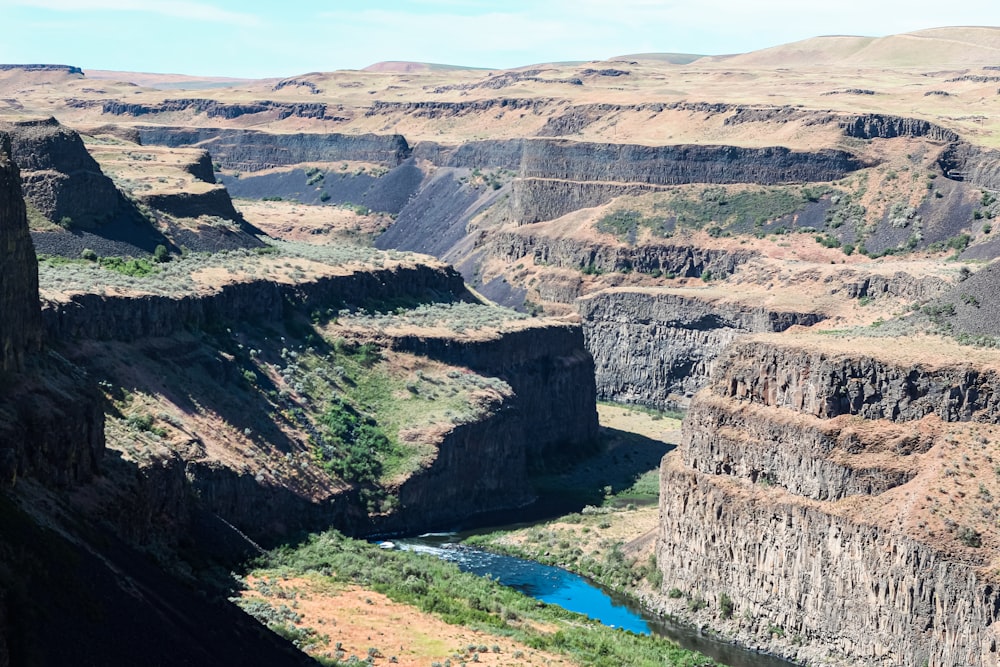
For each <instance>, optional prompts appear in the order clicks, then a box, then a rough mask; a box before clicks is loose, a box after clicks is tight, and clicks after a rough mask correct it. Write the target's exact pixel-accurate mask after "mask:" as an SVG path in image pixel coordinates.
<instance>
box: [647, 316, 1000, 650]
mask: <svg viewBox="0 0 1000 667" xmlns="http://www.w3.org/2000/svg"><path fill="white" fill-rule="evenodd" d="M787 341H788V339H779V338H778V337H774V336H772V337H759V336H757V337H754V338H753V339H742V340H739V341H737V342H735V343H733V344H732V345H730V346H729V347H728V348H727V350H726V351H725V353H724V354H723V355H722V356H721V357H720V358H719V359H718V360H717V362H716V364H715V368H714V370H713V372H712V375H711V378H710V380H709V384H708V386H707V387H706V388H704V389H702V390H701V392H699V393H698V394H697V395H696V396H695V398H694V400H693V402H692V405H691V410H690V411H689V413H688V415H687V417H686V419H685V421H684V425H683V435H682V442H681V445H680V447H679V449H678V450H677V451H675V452H672V453H671V454H669V455H668V456H667V457H666V458H665V459H664V462H663V465H662V469H661V525H660V534H659V538H658V544H657V562H658V564H659V567H660V568H661V570H662V572H663V575H664V581H663V585H662V587H661V589H660V590H659V591H658V594H657V596H656V603H657V604H658V605H659V606H660V607H661V608H662V609H664V610H669V611H673V612H674V613H677V614H679V615H681V616H684V617H686V618H688V619H689V620H691V621H692V622H696V623H699V624H700V623H708V624H710V625H715V626H717V627H718V628H719V629H720V630H721V631H722V632H723V633H724V634H728V635H730V636H732V637H734V638H735V639H737V640H739V641H741V642H743V643H746V644H748V645H750V646H752V647H756V648H763V649H767V650H772V651H776V652H778V653H780V654H782V655H786V656H789V657H793V658H795V659H797V660H799V661H807V662H808V664H830V665H848V664H851V665H854V664H864V665H900V666H904V667H921V666H929V667H952V666H956V665H964V666H969V667H986V666H990V667H993V666H995V665H997V664H998V656H997V640H998V636H997V635H998V630H997V628H998V627H1000V611H998V610H1000V586H998V585H997V582H996V580H995V574H994V573H993V571H992V570H991V569H990V567H989V563H990V554H991V553H992V552H991V551H990V549H989V548H987V547H986V545H987V544H990V545H992V543H993V542H992V540H993V537H992V530H991V529H989V528H981V530H982V533H980V532H976V531H975V530H974V529H971V528H966V529H958V527H957V525H956V522H955V521H953V518H955V519H958V522H962V521H968V522H975V521H976V520H977V518H978V520H979V521H980V522H981V521H982V517H981V516H980V515H979V514H980V510H981V511H982V512H984V513H986V512H988V510H989V502H986V501H984V500H983V498H989V497H990V495H989V494H990V491H989V490H988V489H987V487H990V488H992V484H993V482H992V472H991V474H990V476H989V477H986V478H980V480H981V482H985V483H986V486H984V485H983V484H982V483H980V493H979V495H978V496H976V497H973V496H972V494H968V495H967V494H966V493H965V492H964V491H961V487H960V486H959V487H956V488H957V489H958V491H959V493H957V495H954V496H952V500H950V501H948V502H950V503H951V506H950V508H949V509H947V510H944V509H941V510H938V509H931V510H930V511H928V509H927V507H937V506H938V505H937V504H935V503H933V502H932V501H933V498H932V497H931V496H930V495H929V494H930V493H932V491H931V487H933V493H935V494H937V493H939V490H938V488H937V487H938V486H940V487H941V488H940V493H941V494H945V493H946V485H947V482H945V481H944V480H949V479H951V478H952V477H953V476H954V475H955V473H954V472H950V471H949V469H948V468H947V467H946V466H947V465H948V464H947V463H946V461H947V460H948V459H958V460H965V461H969V460H970V459H969V457H970V456H973V457H975V456H982V452H984V451H991V450H989V449H987V448H986V446H985V445H984V444H979V443H987V442H989V441H988V440H987V439H986V438H985V437H983V436H981V435H977V434H981V433H982V431H981V430H980V429H982V428H988V427H986V426H985V425H991V424H995V423H996V421H997V419H998V418H1000V413H998V412H997V409H998V407H1000V404H998V400H1000V399H998V398H997V396H998V390H1000V375H998V373H997V372H996V371H995V370H993V367H992V366H984V365H976V364H974V363H970V361H969V360H968V359H962V360H958V359H953V360H951V361H946V362H942V363H938V364H936V365H931V364H929V363H920V362H917V361H913V360H912V359H916V358H920V355H919V354H917V353H916V350H914V353H915V354H912V355H909V356H905V355H897V354H893V351H894V348H897V347H899V346H900V345H912V343H906V342H902V343H901V342H897V341H892V340H891V339H889V340H887V341H886V344H885V346H884V347H883V350H884V351H883V352H868V353H861V352H860V351H855V352H846V351H839V352H835V351H831V350H829V349H827V350H826V351H823V349H821V346H819V345H818V344H811V343H806V344H802V343H796V342H787ZM859 347H861V346H859ZM864 347H865V349H872V348H873V346H872V345H866V346H864ZM981 425H982V426H981ZM956 429H957V430H956ZM962 434H968V435H967V436H965V435H962ZM966 437H967V439H966ZM965 442H967V443H969V444H968V445H963V444H962V443H965ZM963 447H965V448H964V449H963ZM946 452H947V453H946ZM963 452H964V454H963ZM944 457H947V458H944ZM943 458H944V460H943V461H942V459H943ZM986 460H991V459H990V457H989V456H986ZM970 465H971V466H972V467H973V468H976V467H977V466H978V464H974V463H970ZM979 469H980V470H981V468H979ZM964 474H965V473H963V475H964ZM972 474H974V473H972ZM935 475H940V477H935ZM920 480H923V481H920ZM973 481H975V480H973ZM959 484H961V482H959ZM984 489H985V490H984ZM925 495H926V496H927V498H926V499H925ZM942 498H945V499H947V496H942ZM956 501H957V504H956ZM946 504H947V503H946ZM966 510H968V511H967V512H966ZM939 512H945V513H946V516H944V518H943V519H942V517H941V516H939V515H938V513H939ZM947 512H955V514H947ZM963 512H966V513H964V514H963ZM984 516H985V514H984ZM982 525H983V524H982V523H980V526H982ZM939 527H940V528H939ZM963 530H966V531H971V532H966V533H963ZM970 536H974V537H970ZM980 540H982V545H983V546H982V547H980ZM670 591H676V594H675V593H673V592H670ZM668 592H670V593H669V594H668ZM691 600H701V601H704V602H705V603H707V607H705V608H704V609H699V608H696V607H698V606H700V604H699V605H693V604H692V603H691V602H690V601H691Z"/></svg>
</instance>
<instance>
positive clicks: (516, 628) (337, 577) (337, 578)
mask: <svg viewBox="0 0 1000 667" xmlns="http://www.w3.org/2000/svg"><path fill="white" fill-rule="evenodd" d="M256 565H257V568H258V569H257V570H255V571H254V575H255V576H257V577H261V578H269V577H281V576H302V575H305V574H308V573H312V576H318V577H322V578H323V579H324V580H326V581H329V582H330V583H332V584H336V583H353V584H356V585H359V586H362V587H365V588H368V589H371V590H374V591H376V592H379V593H382V594H383V595H386V596H387V597H389V598H390V599H392V600H393V601H395V602H398V603H403V604H409V605H411V606H414V607H416V608H417V609H419V610H421V611H422V612H425V613H430V614H434V615H435V616H437V617H439V618H441V619H442V620H444V621H445V622H447V623H451V624H456V625H463V626H467V627H470V628H473V629H475V630H478V631H481V632H486V633H489V634H493V635H495V636H498V637H509V638H512V639H514V640H516V641H519V642H522V643H524V644H526V645H528V646H529V647H531V648H533V649H536V650H544V651H551V652H555V653H560V654H563V655H566V656H568V657H569V658H570V659H571V660H573V661H575V662H578V663H579V664H585V665H593V666H594V667H618V666H619V665H631V666H633V667H647V666H648V667H654V666H656V667H662V666H663V665H678V666H682V667H700V666H709V665H713V664H714V663H713V662H712V660H710V659H709V658H706V657H705V656H702V655H698V654H696V653H692V652H690V651H685V650H683V649H681V648H679V647H678V646H677V645H676V644H674V643H673V642H670V641H669V640H666V639H662V638H658V637H653V636H649V635H636V634H633V633H630V632H625V631H622V630H614V629H612V628H609V627H606V626H602V625H600V624H599V623H598V622H596V621H591V620H589V619H587V618H586V617H584V616H581V615H578V614H574V613H572V612H568V611H565V610H563V609H561V608H559V607H554V606H550V605H546V604H542V603H538V602H537V601H535V600H534V599H532V598H529V597H527V596H525V595H522V594H520V593H518V592H516V591H514V590H513V589H510V588H506V587H504V586H501V585H500V584H498V583H497V582H495V581H493V580H490V579H488V578H482V577H477V576H475V575H472V574H468V573H463V572H460V571H459V569H458V568H457V567H456V566H455V565H454V564H451V563H447V562H444V561H440V560H438V559H436V558H433V557H431V556H426V555H423V554H416V553H412V552H397V551H386V550H382V549H379V548H378V547H376V546H374V545H371V544H367V543H364V542H359V541H356V540H351V539H348V538H345V537H343V536H342V535H340V534H339V533H336V532H334V531H330V532H327V533H323V534H321V535H315V536H313V537H311V538H310V539H309V540H307V541H306V542H304V543H303V544H301V545H300V546H297V547H282V548H280V549H278V550H276V551H273V552H271V553H270V554H268V555H267V556H265V557H264V558H262V559H260V561H259V562H258V563H257V564H256ZM239 604H241V605H244V606H245V607H250V606H251V604H253V603H250V602H243V601H240V602H239ZM257 606H258V609H257V612H258V614H260V616H259V618H261V619H262V620H264V622H265V623H268V624H271V623H274V624H283V623H285V624H287V619H286V618H285V617H286V616H288V614H289V612H291V613H294V612H292V610H289V611H283V610H281V609H280V607H279V608H278V609H277V610H264V609H259V604H258V605H257ZM484 648H485V645H484ZM476 650H477V651H478V650H480V649H479V647H477V648H476ZM487 650H488V649H487Z"/></svg>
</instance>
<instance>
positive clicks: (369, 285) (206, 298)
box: [42, 265, 466, 341]
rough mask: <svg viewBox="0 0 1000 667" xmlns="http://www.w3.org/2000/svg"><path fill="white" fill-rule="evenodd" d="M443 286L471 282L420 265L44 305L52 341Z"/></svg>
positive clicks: (460, 291)
mask: <svg viewBox="0 0 1000 667" xmlns="http://www.w3.org/2000/svg"><path fill="white" fill-rule="evenodd" d="M432 291H433V292H439V293H441V294H443V295H451V296H452V297H454V298H460V297H462V296H463V295H465V293H466V290H465V285H464V283H463V282H462V278H461V276H460V275H458V273H456V272H455V271H454V270H453V269H450V268H441V267H431V266H427V265H417V266H414V267H399V268H393V269H381V270H372V271H357V272H354V273H350V274H347V275H344V276H334V277H329V278H320V279H317V280H315V281H311V282H303V283H299V284H296V285H280V284H278V283H275V282H271V281H268V280H254V281H251V282H244V283H235V284H229V285H224V286H222V287H220V288H219V289H218V290H216V291H215V292H213V293H211V294H204V295H183V296H176V297H173V296H159V295H144V296H137V297H124V296H123V297H105V296H101V295H98V294H79V295H75V296H73V297H71V298H70V299H69V300H68V301H64V302H48V303H46V304H45V308H44V309H43V311H42V317H43V320H44V324H45V331H46V333H47V335H48V336H49V337H50V338H52V339H53V340H60V341H71V340H73V339H77V338H91V339H98V340H124V341H132V340H138V339H140V338H147V337H154V336H169V335H171V334H173V333H176V332H178V331H182V330H183V329H185V328H186V327H191V328H200V327H204V326H206V325H212V324H217V323H219V322H223V321H227V320H230V321H239V320H240V319H241V318H242V319H255V318H259V319H262V320H267V319H272V320H274V319H281V317H282V308H283V307H284V303H285V299H287V300H289V301H290V302H293V303H296V304H306V305H308V304H317V307H318V305H319V304H331V303H336V304H342V303H363V302H365V300H367V299H375V300H380V299H382V300H384V299H395V298H405V297H410V298H412V297H418V296H423V295H426V294H428V293H429V292H432Z"/></svg>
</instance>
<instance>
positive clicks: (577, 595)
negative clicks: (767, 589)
mask: <svg viewBox="0 0 1000 667" xmlns="http://www.w3.org/2000/svg"><path fill="white" fill-rule="evenodd" d="M456 539H458V536H457V534H455V533H441V534H429V535H421V536H420V537H414V538H406V539H399V540H395V544H396V546H397V547H399V548H401V549H406V550H409V551H416V552H421V553H427V554H431V555H433V556H437V557H438V558H442V559H444V560H448V561H451V562H453V563H455V564H456V565H458V567H459V568H460V569H462V570H464V571H466V572H471V573H473V574H477V575H480V576H487V575H488V576H490V577H492V578H493V579H496V580H497V581H498V582H499V583H501V584H503V585H504V586H510V587H511V588H514V589H516V590H519V591H521V592H522V593H524V594H526V595H530V596H531V597H533V598H535V599H537V600H541V601H543V602H547V603H549V604H554V605H559V606H561V607H564V608H566V609H569V610H570V611H575V612H578V613H581V614H584V615H586V616H589V617H590V618H593V619H595V620H599V621H600V622H601V623H603V624H605V625H608V626H611V627H615V628H622V629H625V630H630V631H632V632H635V633H637V634H654V635H658V636H661V637H667V638H669V639H672V640H674V641H675V642H677V643H678V644H680V645H681V646H682V647H683V648H686V649H690V650H692V651H698V652H699V653H703V654H705V655H707V656H709V657H711V658H712V659H713V660H715V661H716V662H718V663H720V664H723V665H728V666H729V667H790V666H791V665H793V663H790V662H787V661H785V660H781V659H779V658H775V657H773V656H769V655H762V654H759V653H754V652H753V651H747V650H745V649H742V648H739V647H738V646H735V645H733V644H730V643H728V642H723V641H718V640H715V639H712V638H711V637H706V636H704V635H702V634H700V633H699V632H698V631H697V630H696V629H694V628H690V627H686V626H682V625H678V624H675V623H671V622H669V621H668V620H666V619H663V618H661V617H659V616H656V615H654V614H651V613H649V612H647V611H645V610H643V609H641V608H639V607H637V606H635V605H633V604H632V603H631V602H629V601H628V600H626V599H625V598H623V597H622V596H619V595H616V594H615V593H613V592H610V591H607V590H605V589H603V588H601V587H600V586H598V585H596V584H594V583H592V582H591V581H589V580H587V579H585V578H583V577H581V576H579V575H576V574H573V573H572V572H567V571H566V570H563V569H561V568H557V567H551V566H549V565H542V564H541V563H536V562H535V561H530V560H524V559H521V558H514V557H512V556H503V555H499V554H493V553H490V552H487V551H483V550H481V549H475V548H472V547H468V546H465V545H461V544H457V543H456V542H455V540H456Z"/></svg>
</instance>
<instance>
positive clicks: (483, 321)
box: [338, 301, 531, 333]
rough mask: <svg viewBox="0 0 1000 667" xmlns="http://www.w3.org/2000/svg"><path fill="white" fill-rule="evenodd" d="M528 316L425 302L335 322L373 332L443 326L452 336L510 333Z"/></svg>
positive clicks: (490, 308) (348, 315)
mask: <svg viewBox="0 0 1000 667" xmlns="http://www.w3.org/2000/svg"><path fill="white" fill-rule="evenodd" d="M529 317H531V316H530V315H528V314H526V313H519V312H517V311H515V310H511V309H509V308H502V307H500V306H487V305H483V304H478V303H466V302H464V301H456V302H453V303H427V304H420V305H418V306H416V307H414V308H410V309H403V308H397V309H396V310H393V311H391V312H367V311H364V310H359V311H347V310H344V311H341V312H340V313H338V320H339V321H340V322H342V323H344V324H355V325H360V326H365V327H371V328H374V329H388V328H400V327H421V328H437V327H442V328H446V329H449V330H451V331H453V332H455V333H463V332H465V331H467V330H469V329H473V330H483V329H485V330H495V331H509V330H511V329H512V328H513V327H514V326H515V325H514V323H515V322H518V321H520V320H526V319H528V318H529Z"/></svg>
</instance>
